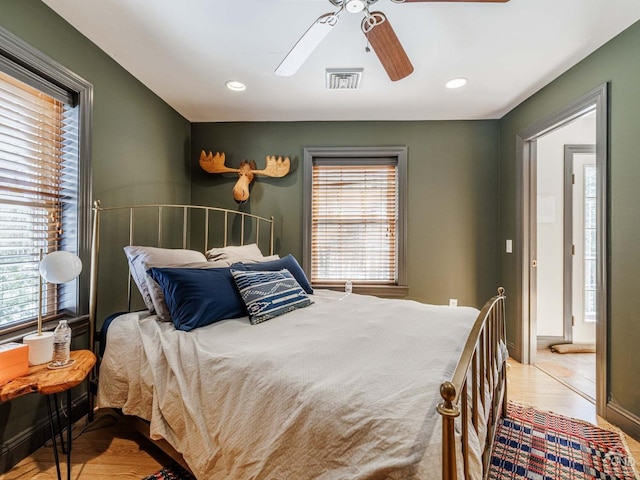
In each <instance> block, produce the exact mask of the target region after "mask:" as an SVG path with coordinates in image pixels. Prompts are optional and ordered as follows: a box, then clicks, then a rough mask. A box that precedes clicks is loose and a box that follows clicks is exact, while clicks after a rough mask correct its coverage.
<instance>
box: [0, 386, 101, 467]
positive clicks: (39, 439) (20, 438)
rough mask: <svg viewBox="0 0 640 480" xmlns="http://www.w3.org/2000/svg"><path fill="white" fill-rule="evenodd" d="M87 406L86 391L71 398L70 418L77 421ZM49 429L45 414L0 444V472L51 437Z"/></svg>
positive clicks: (84, 412) (12, 465) (84, 413)
mask: <svg viewBox="0 0 640 480" xmlns="http://www.w3.org/2000/svg"><path fill="white" fill-rule="evenodd" d="M88 408H89V397H88V395H87V394H86V393H83V394H82V395H80V396H78V397H77V398H75V399H73V400H72V402H71V420H72V421H73V422H74V423H75V422H77V421H78V420H79V419H80V418H82V417H84V416H85V415H86V414H87V409H88ZM56 430H57V425H56ZM50 431H51V430H50V428H49V419H48V418H47V417H46V416H45V417H43V418H41V419H39V420H38V421H37V422H35V423H34V424H33V425H31V426H30V427H28V428H26V429H24V430H23V431H22V432H20V433H19V434H17V435H16V436H14V437H13V438H11V439H9V440H8V441H7V442H5V443H4V444H2V445H0V473H6V472H8V471H9V470H10V469H12V468H13V467H14V466H15V465H17V464H18V463H19V462H20V461H21V460H22V459H24V458H26V457H28V456H29V455H31V454H32V453H33V452H35V451H36V450H37V449H39V448H40V447H42V446H43V445H44V444H45V442H47V441H48V440H49V439H50V438H51V434H50ZM52 455H53V452H52Z"/></svg>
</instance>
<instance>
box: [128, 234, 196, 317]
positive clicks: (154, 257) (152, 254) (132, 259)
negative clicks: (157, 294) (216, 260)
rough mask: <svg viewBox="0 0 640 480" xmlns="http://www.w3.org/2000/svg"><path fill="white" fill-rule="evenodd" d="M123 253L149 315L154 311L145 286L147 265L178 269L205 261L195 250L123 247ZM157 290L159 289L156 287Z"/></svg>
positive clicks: (146, 285)
mask: <svg viewBox="0 0 640 480" xmlns="http://www.w3.org/2000/svg"><path fill="white" fill-rule="evenodd" d="M124 253H125V255H126V256H127V260H129V270H130V271H131V276H132V277H133V281H134V282H135V283H136V285H137V286H138V290H140V294H141V295H142V300H144V304H145V305H146V306H147V308H148V309H149V311H150V312H151V313H155V312H156V310H155V307H154V304H153V300H152V298H151V293H150V291H149V287H148V284H147V277H148V275H147V270H148V269H149V268H150V267H149V266H148V265H150V264H151V265H153V266H154V267H180V266H182V265H184V264H185V263H193V262H206V261H207V257H205V256H204V255H203V254H202V253H200V252H197V251H195V250H182V249H169V248H156V247H140V246H128V247H124ZM154 283H155V282H154ZM158 288H160V287H159V286H158Z"/></svg>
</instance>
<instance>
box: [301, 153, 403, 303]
mask: <svg viewBox="0 0 640 480" xmlns="http://www.w3.org/2000/svg"><path fill="white" fill-rule="evenodd" d="M338 158H339V159H347V160H348V159H353V160H354V161H358V162H362V160H363V159H375V158H395V159H396V162H397V168H398V172H397V178H398V226H397V229H398V230H397V242H398V245H397V249H398V251H397V265H396V272H397V283H396V285H367V284H358V283H357V282H354V285H353V291H354V292H355V293H363V294H369V295H376V296H381V297H404V296H406V295H407V293H408V291H409V287H408V285H407V268H406V267H407V262H406V252H407V178H408V177H407V147H406V146H387V147H304V148H303V170H302V175H303V179H302V182H303V184H302V189H303V205H302V207H303V208H302V214H303V241H302V244H303V253H302V266H303V269H304V271H305V272H306V273H307V275H308V276H309V277H310V273H311V229H312V223H313V222H312V218H311V215H312V210H311V207H312V205H311V197H312V182H313V178H312V177H313V164H314V162H315V161H316V160H317V159H338ZM313 286H314V287H316V288H333V289H340V290H342V286H339V287H338V286H336V284H335V283H334V284H330V283H328V284H318V283H314V284H313Z"/></svg>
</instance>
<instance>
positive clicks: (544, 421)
mask: <svg viewBox="0 0 640 480" xmlns="http://www.w3.org/2000/svg"><path fill="white" fill-rule="evenodd" d="M489 479H491V480H511V479H517V480H520V479H526V480H578V479H580V480H584V479H586V480H591V479H607V480H637V479H638V476H637V472H636V469H635V462H634V459H633V457H632V456H631V455H630V454H629V450H628V448H627V446H626V443H625V441H624V438H623V437H622V436H621V435H620V434H619V433H618V432H615V431H611V430H604V429H602V428H599V427H597V426H595V425H593V424H591V423H587V422H584V421H581V420H575V419H572V418H568V417H563V416H562V415H556V414H554V413H551V412H544V411H541V410H537V409H535V408H533V407H526V406H524V405H518V404H515V403H512V402H510V403H509V407H508V415H507V418H505V419H502V421H501V423H500V424H499V425H498V429H497V432H496V437H495V441H494V446H493V453H492V456H491V467H490V471H489Z"/></svg>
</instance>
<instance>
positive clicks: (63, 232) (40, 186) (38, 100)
mask: <svg viewBox="0 0 640 480" xmlns="http://www.w3.org/2000/svg"><path fill="white" fill-rule="evenodd" d="M54 88H55V87H54ZM42 90H47V89H38V88H34V87H33V86H30V85H28V84H26V83H23V82H22V81H20V80H17V79H15V78H14V77H12V76H10V75H7V74H5V73H3V72H1V71H0V328H3V327H6V326H8V325H12V324H17V323H22V322H27V321H30V320H33V319H34V318H36V317H37V314H38V312H37V308H38V282H39V273H38V260H39V252H40V250H41V249H42V250H43V253H44V254H46V253H48V252H51V251H54V250H58V249H61V248H64V249H67V250H71V251H74V250H76V249H77V247H75V246H76V245H77V232H78V228H77V198H78V112H77V108H75V107H74V106H73V105H71V104H70V103H68V102H63V101H61V100H60V99H57V98H54V97H53V96H50V95H49V94H47V93H43V91H42ZM74 247H75V248H74ZM66 288H67V289H68V290H69V288H68V287H66ZM44 292H45V293H44V298H43V315H44V316H45V317H51V316H54V315H56V314H58V313H59V312H60V310H62V309H64V308H65V307H66V306H67V303H69V302H73V303H75V301H76V298H75V292H72V291H69V292H68V293H69V295H67V291H66V290H65V287H63V286H59V288H58V286H56V285H53V284H46V285H45V290H44Z"/></svg>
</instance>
